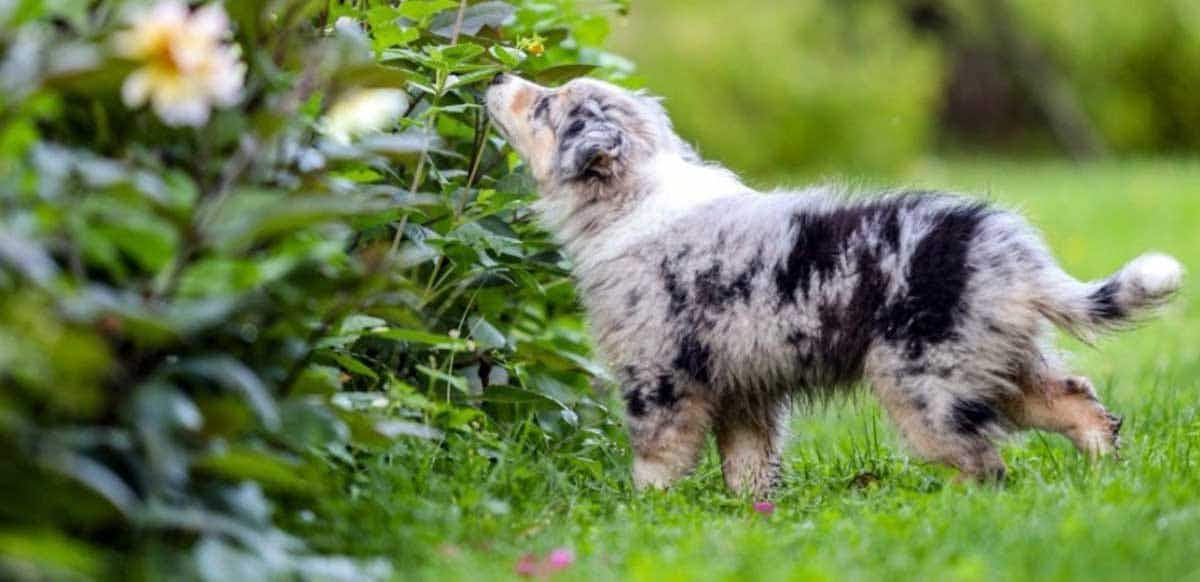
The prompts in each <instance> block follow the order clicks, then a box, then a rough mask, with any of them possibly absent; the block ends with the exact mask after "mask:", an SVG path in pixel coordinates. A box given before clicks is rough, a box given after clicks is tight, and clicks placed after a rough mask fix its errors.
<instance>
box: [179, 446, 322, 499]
mask: <svg viewBox="0 0 1200 582" xmlns="http://www.w3.org/2000/svg"><path fill="white" fill-rule="evenodd" d="M195 467H196V470H198V471H200V472H203V473H207V474H209V475H212V476H215V477H220V478H223V479H228V480H230V481H235V482H236V481H247V480H249V481H255V482H258V483H260V484H262V486H263V487H265V488H267V489H268V490H274V491H286V492H289V493H304V494H309V493H314V492H315V491H316V490H317V488H318V487H317V482H315V481H312V480H310V479H307V478H305V477H304V475H303V474H302V472H301V471H300V470H299V469H300V468H301V466H300V465H299V464H298V463H296V462H294V461H288V460H285V459H284V458H282V457H279V456H277V455H273V454H269V453H266V452H263V451H258V450H253V449H248V448H244V447H239V448H235V449H230V450H227V451H224V452H221V453H217V454H213V455H208V456H206V457H201V458H200V459H198V460H197V461H196V464H195Z"/></svg>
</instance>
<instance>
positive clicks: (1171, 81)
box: [1013, 0, 1200, 152]
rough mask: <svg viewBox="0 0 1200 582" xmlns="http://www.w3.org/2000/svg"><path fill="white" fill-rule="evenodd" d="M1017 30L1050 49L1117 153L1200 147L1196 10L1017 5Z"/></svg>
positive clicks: (1182, 4)
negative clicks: (1019, 27)
mask: <svg viewBox="0 0 1200 582" xmlns="http://www.w3.org/2000/svg"><path fill="white" fill-rule="evenodd" d="M1013 4H1014V7H1015V8H1016V9H1017V12H1018V16H1019V17H1020V23H1021V24H1022V25H1024V26H1027V27H1029V30H1031V31H1032V32H1033V33H1034V35H1035V37H1036V38H1039V39H1041V40H1042V41H1043V42H1044V43H1045V44H1046V45H1047V52H1048V53H1049V54H1050V57H1051V58H1052V60H1053V61H1054V62H1055V63H1056V64H1057V65H1058V66H1059V67H1061V68H1062V70H1063V72H1064V74H1065V75H1066V77H1067V79H1068V80H1069V82H1070V84H1071V86H1072V88H1073V89H1074V92H1075V94H1076V95H1077V97H1078V99H1079V100H1080V102H1081V103H1082V105H1083V107H1084V109H1085V110H1086V111H1087V113H1088V114H1089V115H1090V117H1091V119H1092V120H1093V122H1094V123H1095V124H1096V125H1097V127H1098V128H1099V130H1100V131H1101V133H1102V134H1103V136H1104V138H1105V140H1106V141H1107V142H1108V143H1109V144H1110V145H1111V146H1112V147H1113V148H1114V149H1115V150H1116V151H1119V152H1149V151H1176V152H1185V151H1195V150H1196V148H1198V147H1200V107H1198V106H1197V105H1196V94H1197V92H1198V91H1200V41H1198V40H1197V39H1200V6H1198V5H1197V3H1196V2H1193V1H1190V0H1160V1H1158V2H1150V3H1146V4H1144V5H1141V4H1139V5H1138V6H1137V8H1136V9H1131V7H1130V5H1129V4H1128V3H1125V2H1120V1H1118V0H1100V1H1097V2H1089V3H1087V5H1086V9H1081V7H1080V5H1078V4H1075V3H1072V2H1039V1H1036V0H1017V1H1015V2H1014V3H1013Z"/></svg>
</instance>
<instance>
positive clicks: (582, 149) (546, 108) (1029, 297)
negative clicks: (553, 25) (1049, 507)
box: [487, 75, 1183, 494]
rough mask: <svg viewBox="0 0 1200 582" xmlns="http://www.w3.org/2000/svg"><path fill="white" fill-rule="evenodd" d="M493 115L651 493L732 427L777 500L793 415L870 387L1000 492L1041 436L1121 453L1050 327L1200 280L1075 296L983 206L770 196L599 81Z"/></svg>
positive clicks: (1087, 324) (1113, 286) (1162, 267)
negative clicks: (1008, 444)
mask: <svg viewBox="0 0 1200 582" xmlns="http://www.w3.org/2000/svg"><path fill="white" fill-rule="evenodd" d="M487 109H488V112H489V114H490V116H491V119H492V121H493V122H494V125H495V126H496V127H498V128H499V131H500V133H501V134H502V135H503V137H504V138H506V139H507V140H508V142H509V143H510V144H511V145H512V147H513V148H514V149H515V150H516V152H517V153H518V154H519V155H520V156H521V158H522V159H523V160H524V161H525V163H526V165H527V166H528V168H529V171H530V172H531V173H532V175H533V177H534V178H535V180H536V182H537V184H538V190H539V193H540V196H539V199H538V200H537V201H536V203H535V208H536V211H537V213H538V215H539V216H540V219H541V220H542V222H543V223H544V225H545V227H546V228H547V229H549V230H550V231H551V232H552V233H553V234H554V236H555V237H556V238H557V240H558V241H559V242H560V243H561V245H562V247H563V249H564V250H565V252H566V254H567V255H568V256H569V258H570V259H571V260H572V261H573V263H574V274H575V276H576V278H577V279H578V285H579V289H580V295H581V297H582V301H583V303H584V306H585V307H586V309H587V313H588V316H589V319H590V322H591V325H592V326H593V332H594V336H595V341H596V345H597V348H598V349H599V350H600V353H601V354H602V356H603V357H604V358H605V359H606V360H607V362H608V363H609V364H610V366H611V369H612V370H613V372H614V373H615V375H616V377H617V378H619V380H620V382H621V383H622V389H623V394H624V398H625V402H626V404H627V412H628V423H629V432H630V440H631V443H632V446H633V450H634V462H633V480H634V483H635V485H636V486H638V487H639V488H643V487H647V486H653V487H666V486H669V485H670V484H671V483H672V482H673V481H675V480H676V479H678V478H679V477H681V476H683V475H685V474H687V473H688V472H689V471H690V470H691V469H692V468H693V467H694V465H695V463H696V460H697V457H698V453H699V451H700V448H701V446H702V445H703V444H704V439H705V435H706V434H707V433H708V432H709V431H710V430H712V431H715V432H716V437H717V445H718V448H719V449H720V454H721V459H722V468H723V471H724V475H725V481H726V483H727V484H728V486H729V487H730V488H732V489H733V490H735V491H738V492H751V493H754V494H762V493H765V492H767V491H768V490H769V489H770V488H771V487H772V486H773V485H774V484H775V483H776V481H777V480H778V478H779V464H780V462H779V455H780V450H781V448H782V446H783V442H782V439H783V434H784V426H785V422H786V416H787V412H788V411H789V409H790V403H791V402H793V401H794V400H796V399H813V398H820V397H821V396H823V395H825V394H828V393H831V392H832V391H835V390H838V389H839V387H844V386H852V385H855V384H858V383H859V382H860V381H862V380H866V381H867V383H869V384H870V385H871V386H872V387H873V389H874V392H875V393H876V394H877V395H878V397H879V399H880V400H881V401H882V403H883V405H884V407H885V408H886V409H887V411H888V414H889V416H890V417H891V418H892V420H893V421H894V422H895V424H896V425H897V427H898V428H899V429H900V431H901V433H902V434H903V436H904V437H905V440H906V441H907V442H908V443H909V445H910V446H911V448H912V449H913V450H914V451H915V452H916V453H917V454H919V455H920V456H922V457H924V458H926V459H930V460H933V461H939V462H942V463H945V464H947V465H950V466H952V467H955V468H957V469H958V470H959V471H960V478H962V477H967V478H972V479H976V480H985V481H986V480H997V479H1001V478H1002V477H1003V475H1004V470H1005V467H1004V463H1003V461H1002V459H1001V458H1000V455H999V454H998V452H997V449H996V444H995V443H996V440H997V439H998V438H1000V437H1002V436H1003V435H1005V434H1006V433H1010V432H1012V431H1016V430H1021V429H1030V428H1034V429H1041V430H1047V431H1054V432H1058V433H1061V434H1063V435H1065V436H1067V437H1068V438H1069V439H1071V441H1072V442H1073V443H1074V444H1075V446H1076V447H1077V448H1078V449H1079V450H1080V451H1082V452H1084V453H1086V454H1087V455H1089V456H1100V455H1104V454H1107V453H1111V452H1113V451H1115V450H1116V448H1117V446H1118V440H1117V433H1118V431H1119V429H1120V427H1121V420H1120V419H1119V418H1118V417H1116V416H1114V415H1112V414H1110V413H1109V412H1108V411H1107V410H1105V408H1104V406H1103V405H1102V404H1101V403H1100V402H1099V400H1098V399H1097V397H1096V392H1095V390H1094V389H1093V387H1092V385H1091V383H1090V382H1089V381H1088V380H1087V379H1086V378H1083V377H1078V376H1073V375H1071V373H1070V372H1069V371H1068V370H1067V369H1066V367H1065V366H1064V365H1063V363H1062V362H1061V361H1060V360H1059V359H1058V358H1057V357H1056V356H1055V354H1054V352H1053V351H1052V350H1051V349H1049V348H1048V343H1049V341H1048V340H1049V334H1050V332H1051V329H1050V325H1049V324H1051V323H1052V324H1055V325H1057V326H1059V327H1062V328H1064V329H1066V330H1067V331H1069V332H1071V333H1073V334H1075V335H1077V336H1080V337H1082V338H1085V339H1087V338H1091V337H1092V335H1093V334H1095V333H1096V332H1100V331H1106V330H1114V329H1119V328H1121V327H1122V326H1125V325H1128V324H1129V323H1131V322H1134V321H1137V320H1138V319H1139V318H1141V317H1143V316H1146V315H1149V314H1150V313H1152V310H1153V309H1154V308H1156V307H1159V306H1161V305H1163V304H1164V303H1166V302H1167V301H1168V300H1169V299H1170V298H1171V297H1172V296H1173V295H1174V294H1175V293H1176V291H1178V290H1179V288H1180V287H1181V285H1182V282H1183V269H1182V267H1181V266H1180V264H1179V263H1178V262H1177V261H1175V260H1174V259H1172V258H1170V257H1167V256H1165V255H1160V254H1147V255H1143V256H1141V257H1139V258H1137V259H1135V260H1133V261H1132V262H1130V263H1129V264H1127V265H1126V266H1125V267H1123V268H1122V269H1121V270H1120V271H1119V272H1117V273H1116V274H1114V275H1112V276H1111V277H1109V278H1107V279H1104V280H1101V281H1096V282H1090V283H1084V282H1080V281H1077V280H1076V279H1074V278H1073V277H1071V276H1070V275H1068V274H1067V273H1065V272H1064V271H1063V270H1062V269H1061V268H1060V267H1059V266H1058V264H1057V263H1056V262H1055V260H1054V259H1053V257H1052V256H1051V254H1050V252H1049V250H1048V249H1047V248H1046V246H1045V244H1044V243H1043V242H1042V240H1041V238H1040V237H1039V236H1038V233H1037V232H1035V231H1034V229H1033V228H1032V227H1031V226H1030V225H1029V224H1028V223H1026V222H1025V221H1024V220H1023V219H1022V218H1021V217H1020V216H1018V215H1016V214H1014V213H1012V212H1008V211H1005V210H1002V209H999V208H995V207H992V206H989V205H987V204H984V203H981V202H978V201H975V200H970V199H965V198H959V197H953V196H949V195H945V194H939V193H934V192H895V193H886V194H883V195H880V196H878V197H875V198H870V199H857V200H856V199H851V198H849V197H848V196H847V195H846V194H844V193H843V192H840V191H837V190H835V189H833V188H813V189H809V190H805V191H802V192H778V193H772V194H762V193H758V192H755V191H753V190H751V189H750V188H747V187H746V186H745V185H743V184H742V183H741V182H740V181H739V180H738V179H737V177H735V176H734V175H733V174H732V173H730V172H729V171H727V170H725V169H722V168H721V167H719V166H715V165H712V164H707V163H704V162H702V161H701V160H700V159H699V158H698V157H697V155H696V153H695V151H693V150H692V149H691V148H690V147H689V146H688V145H687V144H686V143H684V141H683V140H682V139H680V138H679V137H678V136H677V135H676V134H675V133H674V131H673V130H672V128H671V123H670V121H669V119H668V118H667V115H666V113H665V111H664V110H663V108H662V107H661V106H660V105H659V103H658V102H657V101H656V100H654V99H652V98H649V97H647V96H644V95H642V94H638V93H632V92H629V91H626V90H623V89H621V88H618V87H616V86H613V85H609V84H607V83H603V82H599V81H595V80H589V79H580V80H576V81H572V82H571V83H568V84H566V85H565V86H563V87H560V88H557V89H550V88H546V87H541V86H538V85H535V84H533V83H530V82H527V81H524V80H522V79H520V78H517V77H514V76H511V75H499V76H497V77H496V78H495V79H494V80H493V82H492V84H491V86H490V87H489V88H488V91H487Z"/></svg>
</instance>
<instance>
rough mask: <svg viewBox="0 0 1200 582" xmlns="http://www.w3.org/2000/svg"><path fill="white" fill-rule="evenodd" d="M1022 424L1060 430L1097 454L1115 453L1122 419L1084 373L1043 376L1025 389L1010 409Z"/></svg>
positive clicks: (1086, 450) (1079, 446)
mask: <svg viewBox="0 0 1200 582" xmlns="http://www.w3.org/2000/svg"><path fill="white" fill-rule="evenodd" d="M1009 414H1010V415H1011V416H1012V419H1013V420H1014V421H1015V422H1016V423H1017V424H1018V425H1019V426H1021V427H1022V428H1036V429H1039V430H1046V431H1051V432H1057V433H1059V434H1062V435H1064V436H1066V437H1067V438H1069V439H1071V442H1072V443H1074V444H1075V448H1077V449H1079V451H1080V452H1082V453H1084V454H1085V455H1087V456H1088V457H1091V458H1096V457H1100V456H1103V455H1107V454H1109V453H1115V452H1116V451H1117V448H1118V447H1119V445H1120V440H1119V438H1118V433H1119V432H1120V430H1121V424H1122V419H1121V418H1120V417H1118V416H1116V415H1114V414H1112V413H1110V412H1109V411H1108V410H1107V409H1105V408H1104V405H1103V404H1101V403H1100V399H1099V398H1098V397H1097V396H1096V391H1095V389H1094V388H1093V387H1092V383H1091V382H1090V381H1089V380H1088V379H1087V378H1084V377H1082V376H1073V377H1067V376H1065V375H1064V376H1061V377H1057V378H1053V377H1050V378H1043V379H1041V380H1039V381H1038V382H1037V385H1035V386H1029V387H1026V389H1025V394H1024V397H1023V398H1022V399H1021V400H1020V402H1016V403H1013V405H1012V406H1011V410H1010V413H1009Z"/></svg>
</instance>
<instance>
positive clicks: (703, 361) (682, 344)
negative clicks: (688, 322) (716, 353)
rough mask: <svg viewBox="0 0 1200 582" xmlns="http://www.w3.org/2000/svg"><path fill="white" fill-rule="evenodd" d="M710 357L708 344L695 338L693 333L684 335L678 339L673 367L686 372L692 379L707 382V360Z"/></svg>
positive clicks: (708, 363)
mask: <svg viewBox="0 0 1200 582" xmlns="http://www.w3.org/2000/svg"><path fill="white" fill-rule="evenodd" d="M711 357H712V353H711V351H710V350H709V349H708V346H706V345H704V343H703V342H701V341H700V340H698V339H696V337H695V336H694V335H690V334H689V335H686V336H684V337H683V339H681V340H680V341H679V351H678V352H677V354H676V355H675V361H674V362H673V363H674V365H675V368H676V369H678V370H681V371H683V372H686V373H687V375H688V376H690V377H691V378H692V379H694V380H696V381H698V382H701V383H707V382H708V379H709V373H710V371H709V365H710V362H709V360H710V359H711Z"/></svg>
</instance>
